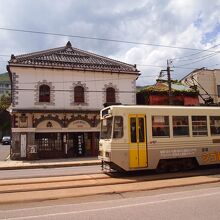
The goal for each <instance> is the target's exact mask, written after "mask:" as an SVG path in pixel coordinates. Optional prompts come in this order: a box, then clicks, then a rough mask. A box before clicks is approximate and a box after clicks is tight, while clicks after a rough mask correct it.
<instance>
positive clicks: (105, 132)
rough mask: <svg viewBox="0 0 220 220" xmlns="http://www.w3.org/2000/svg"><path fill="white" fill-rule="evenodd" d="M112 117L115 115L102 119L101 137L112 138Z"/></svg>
mask: <svg viewBox="0 0 220 220" xmlns="http://www.w3.org/2000/svg"><path fill="white" fill-rule="evenodd" d="M112 119H113V117H111V118H106V119H104V120H102V121H101V139H111V134H112Z"/></svg>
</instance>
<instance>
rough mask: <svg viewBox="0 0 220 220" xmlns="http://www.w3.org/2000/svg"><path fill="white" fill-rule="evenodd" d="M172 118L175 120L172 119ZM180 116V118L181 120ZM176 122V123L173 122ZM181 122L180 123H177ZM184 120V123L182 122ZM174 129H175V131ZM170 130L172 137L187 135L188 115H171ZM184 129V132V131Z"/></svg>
mask: <svg viewBox="0 0 220 220" xmlns="http://www.w3.org/2000/svg"><path fill="white" fill-rule="evenodd" d="M174 118H175V119H176V120H174ZM181 118H182V120H181ZM175 122H176V123H175ZM178 122H179V123H181V124H178ZM184 122H185V123H184ZM175 129H176V131H175ZM172 130H173V137H174V138H176V137H183V136H184V137H189V136H190V129H189V117H188V116H186V115H172ZM185 131H186V133H184V132H185Z"/></svg>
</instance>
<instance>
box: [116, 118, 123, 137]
mask: <svg viewBox="0 0 220 220" xmlns="http://www.w3.org/2000/svg"><path fill="white" fill-rule="evenodd" d="M118 118H120V120H121V121H120V127H118V128H117V129H116V120H117V119H118ZM123 124H124V120H123V117H122V116H119V115H116V116H114V122H113V139H120V138H123V136H124V129H123ZM116 130H118V131H117V132H118V134H119V136H116Z"/></svg>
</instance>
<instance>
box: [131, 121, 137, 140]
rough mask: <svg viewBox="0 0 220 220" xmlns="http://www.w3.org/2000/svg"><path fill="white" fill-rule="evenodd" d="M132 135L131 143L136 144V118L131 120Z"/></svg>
mask: <svg viewBox="0 0 220 220" xmlns="http://www.w3.org/2000/svg"><path fill="white" fill-rule="evenodd" d="M130 134H131V143H136V142H137V133H136V118H130Z"/></svg>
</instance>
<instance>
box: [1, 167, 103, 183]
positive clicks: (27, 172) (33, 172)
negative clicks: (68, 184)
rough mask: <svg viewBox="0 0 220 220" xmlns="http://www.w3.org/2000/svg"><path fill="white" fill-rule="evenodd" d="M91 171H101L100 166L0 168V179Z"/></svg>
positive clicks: (75, 173)
mask: <svg viewBox="0 0 220 220" xmlns="http://www.w3.org/2000/svg"><path fill="white" fill-rule="evenodd" d="M91 173H102V171H101V166H100V165H94V166H79V167H63V168H45V169H21V170H0V180H1V179H16V178H33V177H49V176H67V175H79V174H91Z"/></svg>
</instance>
